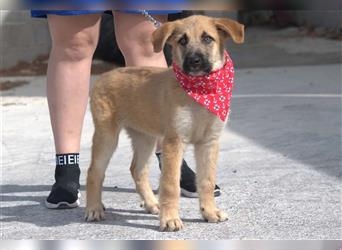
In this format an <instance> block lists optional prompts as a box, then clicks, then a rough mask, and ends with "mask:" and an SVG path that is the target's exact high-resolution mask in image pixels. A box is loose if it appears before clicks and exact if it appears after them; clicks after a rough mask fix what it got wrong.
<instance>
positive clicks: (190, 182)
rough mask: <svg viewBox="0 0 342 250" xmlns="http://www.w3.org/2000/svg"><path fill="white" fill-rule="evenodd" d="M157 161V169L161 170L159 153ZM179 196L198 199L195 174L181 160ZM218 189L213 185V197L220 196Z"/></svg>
mask: <svg viewBox="0 0 342 250" xmlns="http://www.w3.org/2000/svg"><path fill="white" fill-rule="evenodd" d="M156 155H157V157H158V161H159V168H160V169H161V159H160V157H161V153H156ZM180 187H181V194H182V195H183V196H185V197H188V198H198V193H197V188H196V174H195V172H194V171H192V169H191V168H189V166H188V164H187V163H186V161H185V160H184V159H183V161H182V168H181V180H180ZM220 195H221V190H220V187H219V186H217V185H215V189H214V196H215V197H217V196H220Z"/></svg>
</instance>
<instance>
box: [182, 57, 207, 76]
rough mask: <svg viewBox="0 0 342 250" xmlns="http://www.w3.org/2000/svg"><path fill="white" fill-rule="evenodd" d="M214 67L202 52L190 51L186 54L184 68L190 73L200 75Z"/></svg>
mask: <svg viewBox="0 0 342 250" xmlns="http://www.w3.org/2000/svg"><path fill="white" fill-rule="evenodd" d="M211 69H212V67H211V65H210V63H209V61H208V60H207V59H206V58H205V56H204V55H203V54H202V53H199V52H195V53H188V54H186V55H185V58H184V62H183V70H184V72H185V73H187V74H189V75H198V74H199V73H202V74H207V73H209V72H210V71H211Z"/></svg>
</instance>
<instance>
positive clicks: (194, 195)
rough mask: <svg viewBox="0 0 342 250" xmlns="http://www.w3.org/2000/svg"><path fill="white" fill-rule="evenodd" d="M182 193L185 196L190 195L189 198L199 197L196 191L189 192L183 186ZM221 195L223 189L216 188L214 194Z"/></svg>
mask: <svg viewBox="0 0 342 250" xmlns="http://www.w3.org/2000/svg"><path fill="white" fill-rule="evenodd" d="M181 194H182V195H183V196H184V197H188V198H198V197H199V196H198V193H197V192H196V193H194V192H189V191H187V190H185V189H183V188H181ZM220 195H221V190H220V189H215V190H214V196H215V197H217V196H220Z"/></svg>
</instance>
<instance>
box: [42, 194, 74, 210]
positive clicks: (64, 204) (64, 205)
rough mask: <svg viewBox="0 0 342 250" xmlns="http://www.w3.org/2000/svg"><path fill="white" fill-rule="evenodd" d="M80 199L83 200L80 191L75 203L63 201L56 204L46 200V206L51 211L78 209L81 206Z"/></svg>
mask: <svg viewBox="0 0 342 250" xmlns="http://www.w3.org/2000/svg"><path fill="white" fill-rule="evenodd" d="M80 198H81V193H80V191H78V194H77V200H76V201H75V202H73V203H69V202H66V201H61V202H58V203H57V204H55V203H50V202H48V201H47V200H45V206H46V207H47V208H49V209H67V208H76V207H79V206H80V203H81V202H80Z"/></svg>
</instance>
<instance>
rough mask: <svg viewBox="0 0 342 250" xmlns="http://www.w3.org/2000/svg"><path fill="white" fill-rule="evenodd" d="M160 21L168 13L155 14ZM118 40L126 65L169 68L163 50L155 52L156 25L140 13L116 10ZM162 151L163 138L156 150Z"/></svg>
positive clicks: (165, 19) (163, 19)
mask: <svg viewBox="0 0 342 250" xmlns="http://www.w3.org/2000/svg"><path fill="white" fill-rule="evenodd" d="M153 17H154V18H155V19H157V20H158V21H159V22H161V23H163V22H166V21H167V15H155V16H153ZM114 19H115V34H116V40H117V43H118V45H119V48H120V50H121V51H122V53H123V55H124V57H125V62H126V66H156V67H162V68H167V63H166V59H165V56H164V53H163V52H160V53H155V52H154V51H153V46H152V43H151V36H152V33H153V31H155V29H156V27H154V25H153V23H152V22H151V21H149V20H148V19H146V17H144V16H142V15H139V14H128V13H123V12H119V11H116V12H114ZM160 151H161V140H158V142H157V148H156V152H160Z"/></svg>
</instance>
